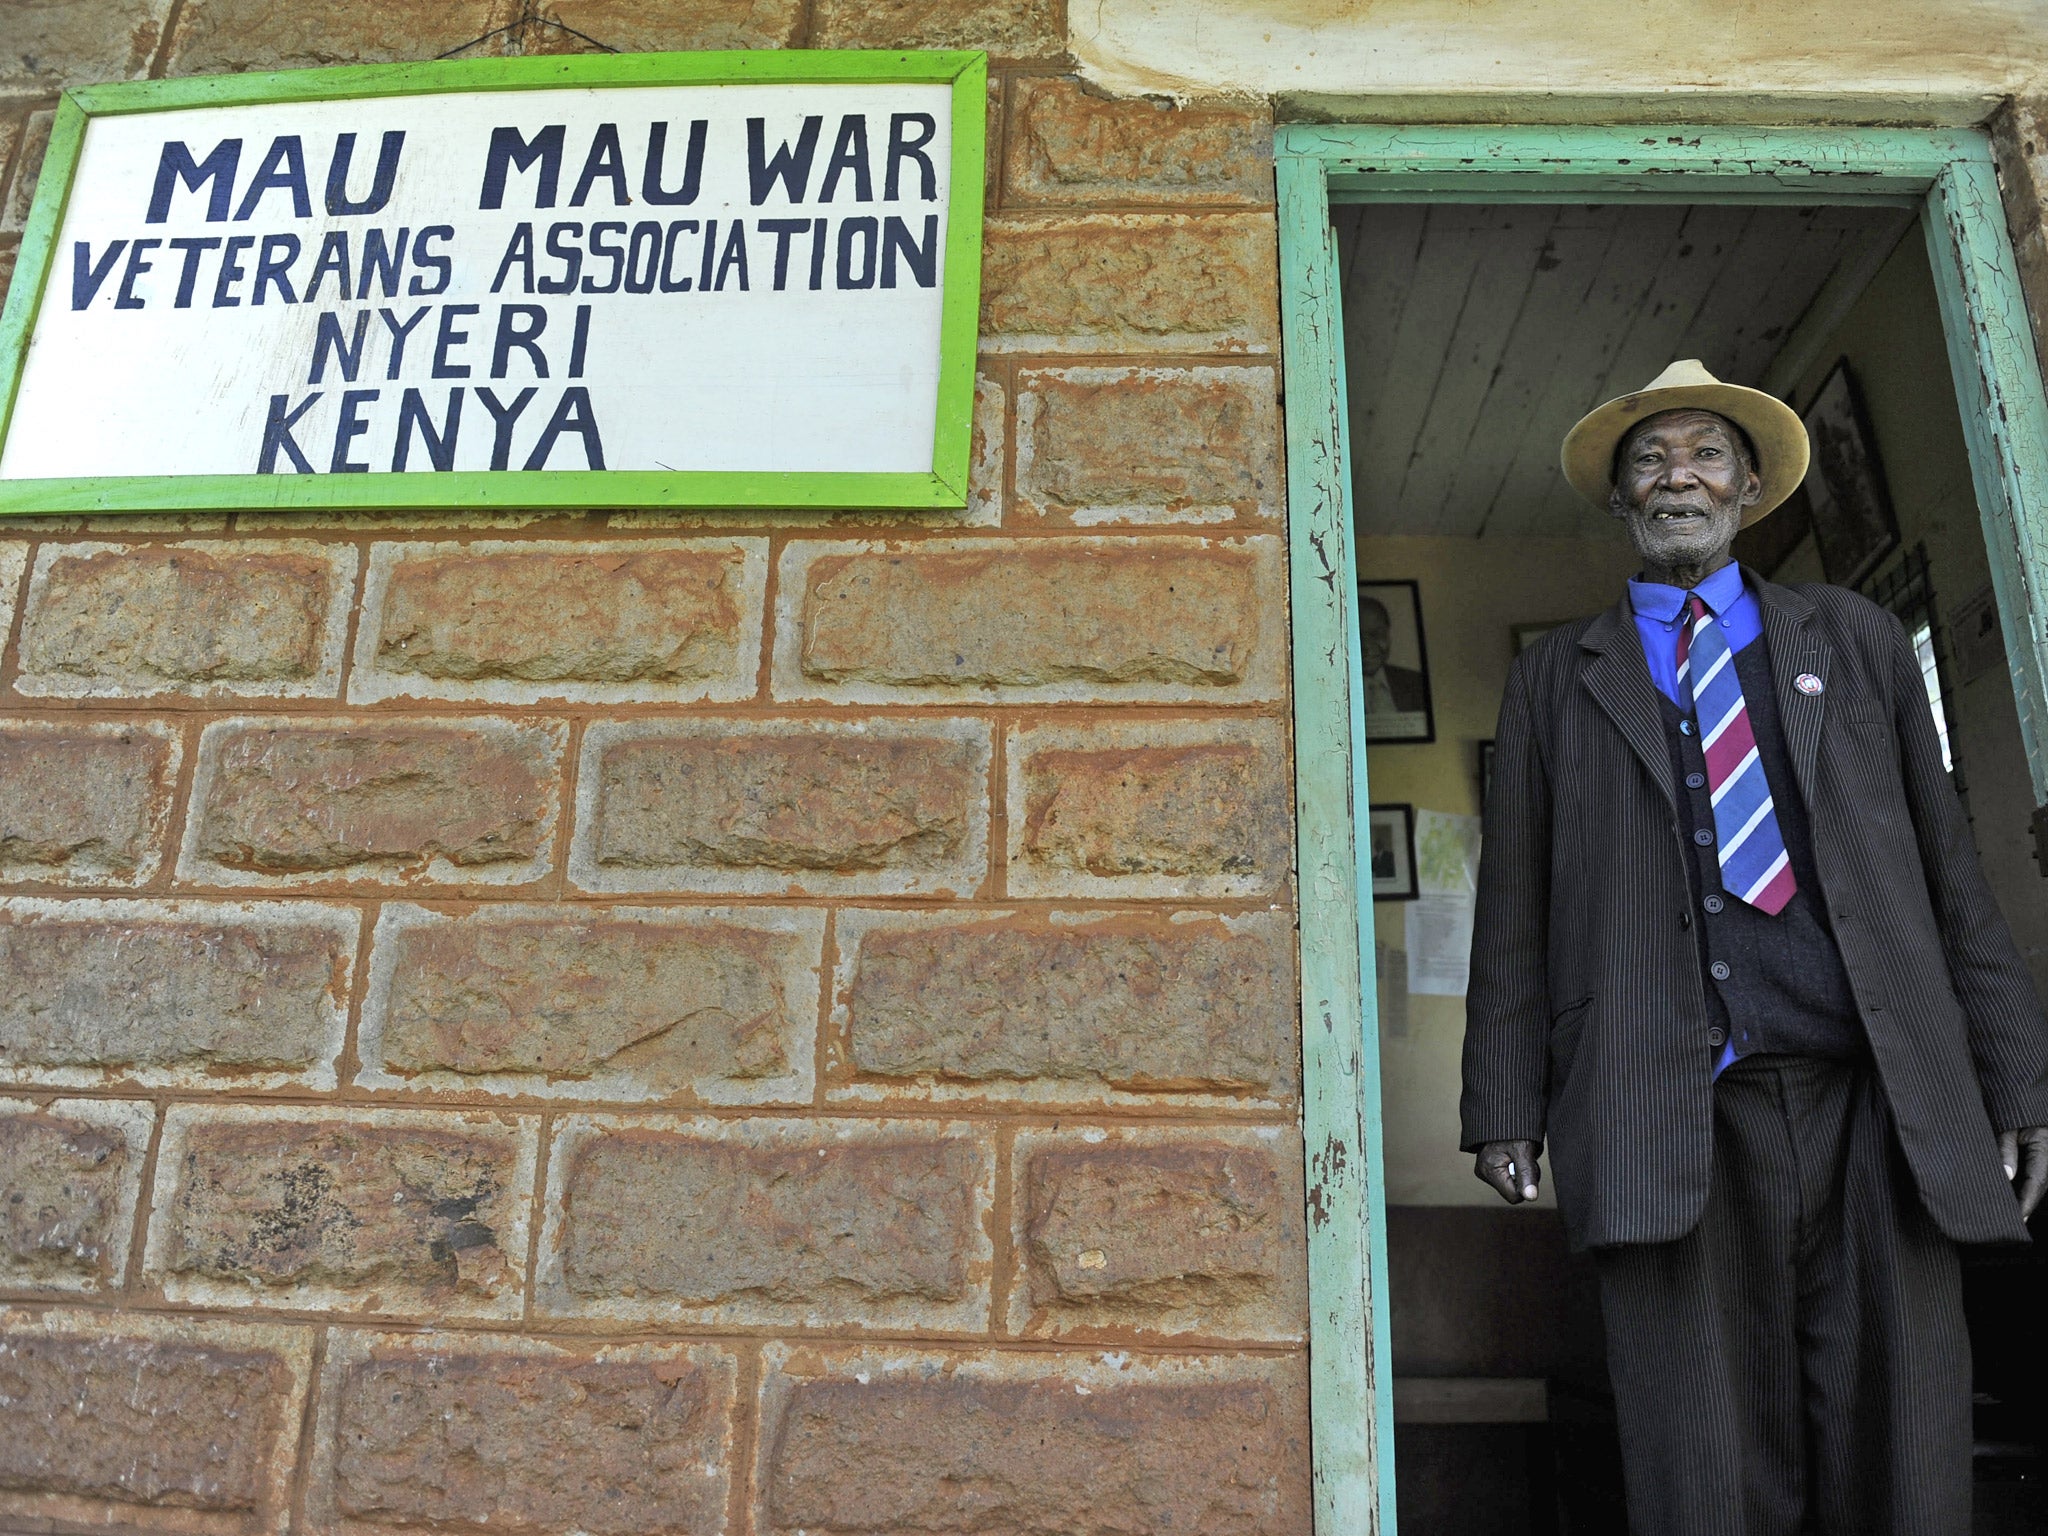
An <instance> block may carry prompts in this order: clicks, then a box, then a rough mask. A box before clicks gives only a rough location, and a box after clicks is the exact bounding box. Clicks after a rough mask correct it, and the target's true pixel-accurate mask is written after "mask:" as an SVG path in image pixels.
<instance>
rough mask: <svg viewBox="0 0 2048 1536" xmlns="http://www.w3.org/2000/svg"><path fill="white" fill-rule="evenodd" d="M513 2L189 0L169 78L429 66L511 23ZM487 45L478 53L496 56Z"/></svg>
mask: <svg viewBox="0 0 2048 1536" xmlns="http://www.w3.org/2000/svg"><path fill="white" fill-rule="evenodd" d="M518 9H519V7H518V5H517V4H515V3H514V0H433V3H432V4H430V5H421V4H419V3H417V0H348V3H347V4H346V5H278V4H275V3H273V0H187V3H186V6H185V9H184V11H183V13H182V14H181V15H180V16H179V18H178V27H177V34H176V36H175V37H174V38H173V39H172V42H171V54H170V73H171V74H174V75H221V74H236V73H240V72H242V71H244V70H252V69H316V68H320V67H322V66H324V65H329V64H380V63H384V62H386V61H398V60H411V59H432V58H436V57H438V56H439V55H441V54H443V53H446V52H448V51H449V50H450V49H451V48H458V47H460V46H461V45H462V44H464V43H466V42H468V41H469V40H470V39H471V38H474V37H479V36H481V35H482V34H484V33H486V32H489V31H491V30H492V29H493V28H495V27H499V26H503V25H504V24H505V23H507V22H509V21H511V20H513V18H514V16H515V15H516V13H517V11H518ZM503 50H504V44H503V42H501V41H499V40H497V39H493V40H492V41H491V42H490V43H487V44H485V45H484V46H483V47H482V48H481V49H480V50H472V51H471V54H470V55H469V56H475V54H476V53H478V52H481V53H483V54H491V53H498V52H502V51H503Z"/></svg>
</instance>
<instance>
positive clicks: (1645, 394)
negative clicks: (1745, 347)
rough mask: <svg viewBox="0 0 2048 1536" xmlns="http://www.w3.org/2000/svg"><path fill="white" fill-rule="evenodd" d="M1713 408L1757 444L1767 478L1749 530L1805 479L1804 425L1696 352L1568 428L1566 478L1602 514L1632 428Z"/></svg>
mask: <svg viewBox="0 0 2048 1536" xmlns="http://www.w3.org/2000/svg"><path fill="white" fill-rule="evenodd" d="M1678 410H1695V411H1712V412H1713V413H1714V414H1715V415H1716V416H1725V417H1727V418H1728V419H1729V420H1730V421H1732V422H1734V423H1735V424H1736V425H1737V426H1738V427H1740V428H1742V430H1743V431H1745V432H1747V433H1748V434H1749V440H1750V443H1751V444H1752V445H1753V446H1754V447H1755V448H1756V457H1757V465H1756V472H1757V478H1758V479H1760V480H1762V481H1763V483H1764V489H1763V495H1762V496H1760V497H1758V498H1757V502H1756V505H1755V506H1753V507H1748V508H1745V509H1744V511H1743V514H1742V526H1743V527H1745V528H1747V527H1748V526H1749V525H1750V524H1751V523H1753V522H1755V521H1756V520H1757V519H1758V518H1760V517H1762V516H1763V515H1764V514H1765V513H1766V512H1768V511H1770V510H1771V509H1772V508H1773V507H1775V506H1777V505H1778V504H1779V503H1780V502H1782V501H1783V500H1784V499H1785V498H1786V497H1787V496H1790V495H1791V494H1792V492H1793V490H1794V489H1795V488H1796V487H1797V486H1798V484H1799V482H1800V481H1801V480H1804V479H1805V478H1806V459H1807V453H1808V448H1807V442H1806V424H1805V423H1804V422H1802V421H1801V420H1800V419H1799V415H1798V413H1797V412H1796V411H1794V410H1793V409H1792V407H1791V406H1789V405H1787V404H1785V402H1784V401H1782V400H1779V399H1777V398H1775V397H1774V396H1771V395H1767V394H1765V393H1764V392H1763V391H1762V390H1760V389H1745V388H1744V387H1743V386H1742V385H1740V384H1723V383H1722V382H1721V381H1720V380H1719V379H1717V378H1715V377H1714V376H1713V375H1712V374H1711V373H1709V372H1707V370H1706V369H1705V368H1703V367H1701V366H1700V361H1699V359H1698V358H1696V357H1688V358H1686V359H1685V360H1684V361H1682V362H1676V363H1673V364H1672V365H1671V366H1670V367H1669V368H1666V369H1665V370H1664V371H1663V372H1662V373H1660V374H1658V375H1657V377H1656V378H1654V379H1652V380H1650V382H1649V383H1648V384H1645V385H1644V386H1643V387H1642V388H1641V389H1639V390H1637V391H1636V392H1635V393H1634V394H1632V395H1623V396H1622V397H1621V398H1620V399H1619V400H1610V401H1608V402H1607V403H1606V404H1605V405H1603V406H1600V407H1598V408H1597V409H1595V410H1592V411H1589V412H1588V413H1587V414H1586V415H1584V416H1582V417H1580V418H1579V424H1578V425H1577V426H1575V427H1573V428H1572V429H1571V431H1570V432H1568V433H1566V434H1565V439H1564V453H1563V455H1562V458H1563V463H1564V477H1565V479H1567V480H1569V481H1571V483H1572V489H1573V490H1575V491H1577V492H1578V493H1579V494H1580V495H1581V496H1583V497H1585V498H1586V500H1588V501H1590V502H1592V503H1593V505H1594V506H1596V507H1598V508H1600V509H1601V510H1602V511H1603V512H1604V511H1606V510H1607V498H1608V496H1609V495H1610V494H1611V493H1612V492H1613V490H1614V453H1615V450H1616V449H1617V448H1619V447H1620V446H1621V440H1622V438H1623V437H1625V436H1626V435H1627V434H1628V429H1629V428H1630V427H1633V426H1634V425H1635V424H1636V423H1637V422H1639V421H1641V420H1642V419H1643V418H1644V417H1645V416H1655V415H1656V414H1657V413H1658V412H1659V411H1678Z"/></svg>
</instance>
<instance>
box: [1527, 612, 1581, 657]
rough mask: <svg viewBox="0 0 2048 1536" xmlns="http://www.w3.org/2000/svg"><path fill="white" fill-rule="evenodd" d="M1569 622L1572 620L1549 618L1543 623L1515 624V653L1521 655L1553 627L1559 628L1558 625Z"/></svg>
mask: <svg viewBox="0 0 2048 1536" xmlns="http://www.w3.org/2000/svg"><path fill="white" fill-rule="evenodd" d="M1569 622H1570V620H1568V619H1547V620H1545V621H1544V622H1543V623H1541V624H1517V625H1515V626H1514V636H1515V654H1516V655H1517V656H1519V655H1521V654H1522V652H1524V651H1526V650H1527V649H1529V647H1530V646H1532V645H1534V644H1535V643H1536V642H1537V641H1538V640H1541V639H1542V638H1543V637H1544V636H1545V635H1547V634H1549V633H1550V632H1551V631H1552V630H1553V629H1555V628H1557V626H1558V625H1560V624H1566V623H1569Z"/></svg>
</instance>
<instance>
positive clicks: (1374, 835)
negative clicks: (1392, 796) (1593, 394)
mask: <svg viewBox="0 0 2048 1536" xmlns="http://www.w3.org/2000/svg"><path fill="white" fill-rule="evenodd" d="M1366 836H1367V838H1368V839H1369V841H1368V843H1367V844H1366V847H1367V849H1368V850H1369V851H1370V853H1371V855H1372V899H1373V900H1374V901H1413V900H1414V899H1415V892H1416V887H1415V807H1414V806H1412V805H1376V806H1374V807H1373V808H1372V812H1371V822H1370V826H1369V827H1368V829H1367V832H1366Z"/></svg>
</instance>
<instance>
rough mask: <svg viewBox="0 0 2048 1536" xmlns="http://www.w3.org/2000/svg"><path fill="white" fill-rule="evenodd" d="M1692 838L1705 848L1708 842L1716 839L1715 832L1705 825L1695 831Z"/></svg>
mask: <svg viewBox="0 0 2048 1536" xmlns="http://www.w3.org/2000/svg"><path fill="white" fill-rule="evenodd" d="M1692 840H1693V841H1694V842H1696V843H1698V844H1699V845H1700V846H1701V847H1702V848H1704V847H1706V846H1707V844H1709V843H1711V842H1712V841H1713V840H1714V834H1713V833H1711V832H1709V831H1708V830H1707V829H1706V828H1705V827H1701V828H1700V829H1699V831H1697V832H1695V833H1693V835H1692Z"/></svg>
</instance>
